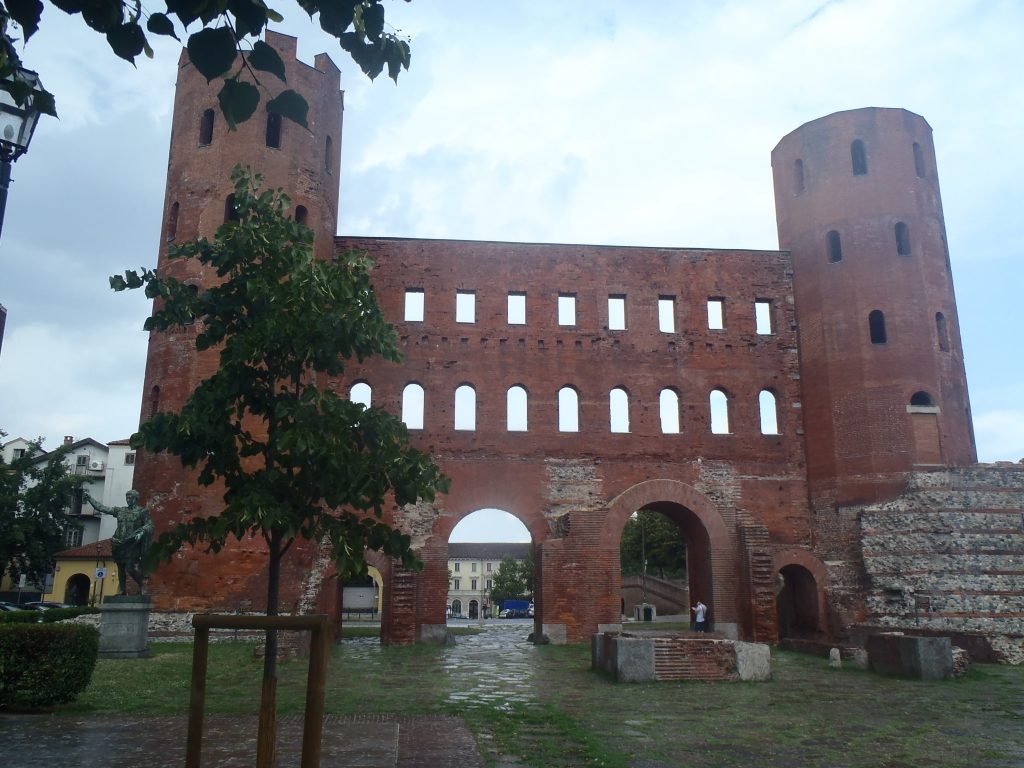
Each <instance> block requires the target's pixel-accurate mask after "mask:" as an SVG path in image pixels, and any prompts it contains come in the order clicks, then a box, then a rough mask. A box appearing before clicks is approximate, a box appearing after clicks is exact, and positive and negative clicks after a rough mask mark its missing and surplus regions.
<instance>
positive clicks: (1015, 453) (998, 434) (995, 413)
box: [974, 409, 1024, 462]
mask: <svg viewBox="0 0 1024 768" xmlns="http://www.w3.org/2000/svg"><path fill="white" fill-rule="evenodd" d="M974 438H975V442H977V444H978V461H982V462H990V461H1020V460H1022V459H1024V409H1018V410H1013V409H1002V410H987V411H983V412H980V413H979V412H975V414H974Z"/></svg>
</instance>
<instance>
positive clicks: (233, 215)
mask: <svg viewBox="0 0 1024 768" xmlns="http://www.w3.org/2000/svg"><path fill="white" fill-rule="evenodd" d="M224 221H225V223H226V222H229V221H238V208H237V207H236V206H235V196H234V194H230V195H228V196H227V197H226V198H224Z"/></svg>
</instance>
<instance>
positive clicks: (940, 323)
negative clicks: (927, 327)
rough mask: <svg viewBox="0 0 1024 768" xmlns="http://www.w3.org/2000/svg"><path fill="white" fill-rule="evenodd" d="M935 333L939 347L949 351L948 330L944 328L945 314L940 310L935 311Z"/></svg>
mask: <svg viewBox="0 0 1024 768" xmlns="http://www.w3.org/2000/svg"><path fill="white" fill-rule="evenodd" d="M935 335H936V336H938V337H939V349H941V350H942V351H943V352H949V331H947V330H946V316H945V315H944V314H942V313H941V312H936V313H935Z"/></svg>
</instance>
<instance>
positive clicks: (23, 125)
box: [0, 69, 42, 232]
mask: <svg viewBox="0 0 1024 768" xmlns="http://www.w3.org/2000/svg"><path fill="white" fill-rule="evenodd" d="M11 87H14V88H15V89H16V90H18V91H19V92H24V91H25V90H29V91H31V92H32V93H35V92H38V91H40V90H42V86H41V85H40V83H39V75H37V74H36V73H35V72H33V71H31V70H29V69H19V70H18V71H17V72H15V73H14V75H13V76H12V77H9V78H6V79H5V80H4V81H3V82H2V83H0V232H3V227H4V210H5V209H6V208H7V188H8V187H9V186H10V183H11V164H12V163H13V162H14V161H15V160H17V159H18V158H19V157H21V156H22V155H23V154H25V153H26V152H27V151H28V145H29V142H30V141H32V133H33V131H35V129H36V122H37V121H38V120H39V110H38V109H36V107H35V100H34V99H33V100H32V101H30V102H29V105H28V106H19V105H18V104H16V103H15V101H14V97H13V96H12V95H11V93H10V91H9V90H8V89H9V88H11Z"/></svg>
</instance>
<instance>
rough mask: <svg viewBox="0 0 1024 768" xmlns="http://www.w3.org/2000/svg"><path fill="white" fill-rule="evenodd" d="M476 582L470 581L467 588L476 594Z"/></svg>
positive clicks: (474, 580)
mask: <svg viewBox="0 0 1024 768" xmlns="http://www.w3.org/2000/svg"><path fill="white" fill-rule="evenodd" d="M476 582H477V580H476V579H470V585H469V588H470V589H471V590H473V591H474V592H476Z"/></svg>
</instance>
